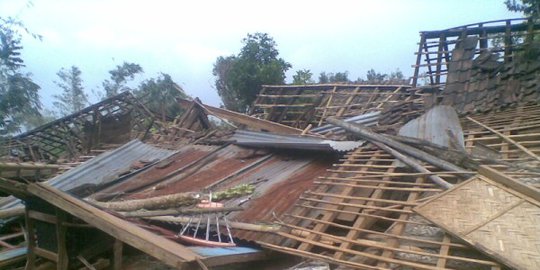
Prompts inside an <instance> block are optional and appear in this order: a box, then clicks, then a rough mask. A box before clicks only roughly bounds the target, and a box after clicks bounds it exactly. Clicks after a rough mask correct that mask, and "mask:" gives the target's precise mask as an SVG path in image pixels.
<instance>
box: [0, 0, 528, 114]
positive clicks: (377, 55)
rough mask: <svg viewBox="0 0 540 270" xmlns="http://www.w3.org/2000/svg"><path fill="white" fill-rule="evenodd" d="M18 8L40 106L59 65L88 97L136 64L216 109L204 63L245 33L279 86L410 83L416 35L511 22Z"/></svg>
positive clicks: (283, 9)
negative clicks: (262, 51) (282, 73)
mask: <svg viewBox="0 0 540 270" xmlns="http://www.w3.org/2000/svg"><path fill="white" fill-rule="evenodd" d="M27 2H28V1H21V0H19V1H14V0H0V16H4V17H5V16H12V17H18V18H19V19H20V20H22V21H23V22H24V24H25V25H26V26H27V27H28V28H29V29H30V30H31V31H32V32H34V33H37V34H40V35H42V36H43V41H37V40H34V39H32V38H29V37H25V38H24V40H23V46H24V51H23V59H24V60H25V63H26V65H27V67H26V70H27V71H29V72H31V73H32V74H33V79H34V81H35V82H36V83H38V84H39V85H40V86H41V87H42V90H41V96H42V100H43V102H44V104H45V105H46V106H47V107H50V106H51V105H50V104H51V103H52V102H51V96H52V95H54V94H59V93H60V90H59V89H58V87H56V86H55V84H54V83H53V81H54V80H56V79H57V78H56V72H58V70H59V69H60V68H61V67H70V66H72V65H76V66H78V67H79V68H80V69H81V70H82V76H83V80H84V86H85V89H86V90H87V91H88V92H90V91H91V90H92V89H99V88H100V87H101V81H103V80H104V79H107V78H108V77H109V74H108V71H109V70H111V69H113V68H114V67H115V66H116V65H119V64H121V63H122V62H123V61H128V62H134V63H138V64H140V65H141V66H142V67H143V69H144V71H145V74H144V75H143V76H140V78H139V81H140V80H143V79H147V78H150V77H155V76H156V75H157V74H158V73H159V72H164V73H168V74H170V75H171V76H172V77H173V79H174V80H175V81H176V82H177V83H178V84H179V85H181V86H182V87H183V88H184V90H186V92H187V93H188V94H189V95H191V96H192V97H199V98H201V99H202V101H203V102H205V103H208V104H211V105H219V104H220V102H221V101H220V99H219V97H218V95H217V93H216V91H215V89H214V86H213V85H214V77H213V76H212V67H213V63H214V61H215V59H216V58H217V57H218V56H226V55H231V54H236V53H238V52H239V50H240V48H241V47H242V43H241V40H242V39H243V38H244V37H245V36H246V35H247V33H254V32H266V33H269V34H270V35H271V36H272V37H273V38H274V40H275V41H276V42H277V44H278V47H277V48H278V50H279V52H280V56H281V57H282V58H284V59H285V60H286V61H287V62H289V63H291V64H292V69H291V70H290V71H289V72H288V73H287V75H288V76H287V82H291V81H292V75H293V74H294V73H295V71H296V70H299V69H310V70H311V71H312V72H313V73H314V77H315V78H317V77H318V74H319V73H320V72H322V71H326V72H341V71H348V72H349V78H350V79H356V78H358V77H365V74H366V71H367V70H369V69H370V68H374V69H375V70H376V71H378V72H385V73H389V72H391V71H394V70H395V69H396V68H399V69H400V70H401V71H402V72H403V73H404V74H405V75H406V76H410V75H411V74H412V68H411V67H410V66H411V64H413V63H414V61H415V56H414V52H415V51H416V49H417V42H418V40H419V34H418V33H419V31H422V30H440V29H446V28H450V27H455V26H459V25H464V24H470V23H476V22H481V21H489V20H498V19H507V18H515V17H520V15H519V14H516V13H512V12H509V11H507V10H506V7H505V6H504V4H503V2H504V1H503V0H482V1H480V0H452V1H448V0H431V1H430V0H422V1H421V0H408V1H404V0H402V1H398V0H377V1H373V0H372V1H359V0H358V1H339V0H334V1H324V2H323V1H291V0H289V1H281V0H274V1H234V0H228V1H204V0H196V1H158V0H152V1H134V0H131V1H105V0H48V1H45V0H34V1H32V3H33V5H32V6H31V7H27ZM90 96H91V97H93V96H92V95H90ZM93 101H95V97H93Z"/></svg>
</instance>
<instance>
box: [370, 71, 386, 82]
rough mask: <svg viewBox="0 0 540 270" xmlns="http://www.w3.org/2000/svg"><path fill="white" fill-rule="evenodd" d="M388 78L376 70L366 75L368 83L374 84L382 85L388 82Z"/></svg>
mask: <svg viewBox="0 0 540 270" xmlns="http://www.w3.org/2000/svg"><path fill="white" fill-rule="evenodd" d="M387 77H388V75H387V74H383V73H379V72H376V71H375V70H374V69H370V70H368V72H367V74H366V79H367V82H368V83H373V84H377V83H382V82H384V81H385V80H386V78H387Z"/></svg>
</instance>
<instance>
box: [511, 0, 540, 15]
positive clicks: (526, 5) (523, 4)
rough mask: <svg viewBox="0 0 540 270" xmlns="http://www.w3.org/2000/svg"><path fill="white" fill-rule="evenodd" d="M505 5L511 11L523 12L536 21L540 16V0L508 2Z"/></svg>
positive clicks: (514, 0) (513, 0) (512, 0)
mask: <svg viewBox="0 0 540 270" xmlns="http://www.w3.org/2000/svg"><path fill="white" fill-rule="evenodd" d="M504 4H505V5H506V8H508V10H510V11H515V12H523V14H524V15H525V16H529V17H532V18H535V19H538V18H539V16H540V0H520V1H516V0H506V1H504Z"/></svg>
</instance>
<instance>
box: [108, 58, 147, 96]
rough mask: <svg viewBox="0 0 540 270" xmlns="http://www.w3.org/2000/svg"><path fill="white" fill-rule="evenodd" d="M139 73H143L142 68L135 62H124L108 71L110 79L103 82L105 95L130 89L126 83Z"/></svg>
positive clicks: (114, 94) (112, 94)
mask: <svg viewBox="0 0 540 270" xmlns="http://www.w3.org/2000/svg"><path fill="white" fill-rule="evenodd" d="M139 73H143V69H142V67H141V66H139V65H138V64H135V63H128V62H124V63H123V64H122V65H121V66H120V65H118V66H116V69H113V70H111V71H109V74H111V79H110V80H105V81H104V82H103V89H104V90H105V97H106V98H110V97H113V96H116V95H118V94H120V93H121V92H124V91H129V90H132V89H130V88H129V87H127V86H126V83H127V82H129V81H131V80H133V79H134V78H135V75H137V74H139Z"/></svg>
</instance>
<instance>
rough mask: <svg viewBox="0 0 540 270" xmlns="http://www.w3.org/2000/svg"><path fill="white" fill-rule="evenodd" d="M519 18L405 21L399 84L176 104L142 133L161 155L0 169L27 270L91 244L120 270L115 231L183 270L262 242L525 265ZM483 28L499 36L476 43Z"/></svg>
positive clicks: (335, 257)
mask: <svg viewBox="0 0 540 270" xmlns="http://www.w3.org/2000/svg"><path fill="white" fill-rule="evenodd" d="M515 22H519V23H515ZM525 22H526V21H524V20H522V21H517V20H510V21H504V22H488V23H482V24H475V25H469V26H464V27H458V28H453V29H448V30H443V31H435V32H422V33H421V42H420V51H419V52H418V56H419V59H420V60H418V63H417V64H416V65H415V68H417V71H416V72H415V76H414V78H413V86H408V85H362V84H354V85H349V84H331V85H327V84H324V85H303V86H292V85H278V86H264V90H263V91H262V92H261V93H260V95H259V97H258V98H257V100H256V101H255V103H254V105H253V107H252V108H253V109H252V115H245V114H240V113H236V112H231V111H228V110H225V109H221V108H215V107H212V106H208V105H205V104H202V103H201V102H200V101H198V100H192V101H188V100H179V103H180V104H181V106H182V107H183V108H184V109H185V112H186V113H185V114H183V115H182V116H180V117H178V118H177V119H175V120H174V121H173V122H172V123H158V124H159V125H160V129H162V131H160V132H159V133H157V134H150V135H152V136H148V137H149V138H150V139H149V140H148V141H147V142H152V143H155V144H157V145H158V146H161V147H163V146H167V147H174V150H165V149H163V148H161V147H156V146H151V145H148V144H145V143H142V142H140V141H132V142H129V143H127V144H125V145H123V146H121V147H119V148H118V149H116V150H114V151H111V152H109V153H105V154H102V155H101V156H98V157H95V158H93V159H91V160H89V161H86V162H85V163H83V164H82V165H81V166H79V167H77V168H75V169H72V170H70V171H68V172H66V173H64V174H62V175H60V176H57V177H56V178H54V179H53V180H49V182H47V183H38V181H36V180H37V179H36V180H32V181H29V182H27V181H23V180H24V179H23V177H24V176H23V174H22V173H23V172H22V171H20V172H18V171H17V173H15V174H14V173H13V171H9V172H6V173H8V174H9V175H10V176H13V175H15V178H17V175H18V176H19V179H13V177H9V179H0V190H2V191H4V192H8V193H11V194H13V195H16V196H19V197H21V198H22V199H24V200H25V204H26V208H25V212H24V214H25V220H26V224H27V230H28V235H29V237H28V239H29V245H28V248H29V249H28V256H27V258H28V262H29V265H30V269H32V268H31V267H32V266H33V264H34V263H35V262H36V261H37V260H36V258H37V257H42V258H45V259H46V260H48V261H53V262H55V263H56V265H57V267H58V269H68V268H73V267H78V266H79V265H80V266H81V267H82V265H85V266H86V267H88V266H87V265H92V264H98V261H97V260H95V259H93V258H94V257H95V255H96V254H93V253H96V252H97V251H100V252H101V254H105V253H104V252H105V250H112V252H109V253H110V254H109V255H101V256H102V257H103V256H105V257H110V258H112V259H113V260H112V264H113V268H114V269H115V270H116V269H121V267H122V254H123V244H122V243H125V244H127V245H129V246H132V247H135V248H136V249H138V250H140V251H142V252H144V253H147V254H148V255H150V256H152V257H154V258H157V259H158V260H159V261H161V262H163V263H164V264H166V265H168V266H171V267H176V268H185V269H194V268H197V267H199V268H201V269H207V268H208V267H210V268H211V267H215V266H222V265H227V264H232V263H242V262H248V261H256V260H262V259H268V258H270V254H269V252H268V250H271V251H276V252H277V253H279V254H290V255H294V256H300V257H303V258H308V259H314V260H320V261H325V262H328V263H330V264H333V265H340V266H342V267H350V268H357V269H433V270H435V269H504V268H506V267H510V268H516V269H535V268H538V267H537V266H538V260H537V258H538V256H537V254H540V250H538V248H539V245H537V243H538V241H539V240H540V239H539V236H538V234H537V232H536V231H537V230H535V229H536V227H538V225H539V223H540V221H539V220H538V209H537V206H538V198H537V196H538V195H537V193H538V190H537V189H536V188H538V187H539V186H540V170H539V169H538V166H539V164H540V162H539V161H540V159H539V158H538V157H539V155H540V121H538V119H540V105H539V104H538V100H537V99H535V98H533V97H536V96H537V95H538V93H540V88H539V87H538V85H537V84H536V83H531V81H533V82H534V81H535V80H536V77H535V76H537V75H536V74H537V72H536V67H535V64H533V63H529V62H527V61H524V60H523V58H521V59H520V57H519V53H520V52H521V51H522V49H523V48H524V46H525V44H510V43H508V40H509V39H512V37H515V36H518V35H525V36H526V35H529V34H531V33H535V31H536V30H537V29H538V25H537V24H535V23H532V22H527V23H525ZM497 33H504V35H505V36H504V37H506V39H505V40H506V41H505V45H504V47H502V49H500V48H492V47H490V46H491V45H490V44H492V43H489V42H487V41H486V40H488V39H490V38H491V37H492V36H491V35H492V34H497ZM434 39H436V42H435V43H432V41H434ZM525 40H526V39H525ZM433 49H436V51H433ZM498 50H500V52H501V53H504V54H503V58H502V59H504V62H500V61H499V60H496V59H495V58H494V56H493V55H488V52H489V53H491V54H496V53H497V52H499V51H498ZM432 55H437V58H435V59H437V60H436V61H435V62H434V60H433V59H434V58H432ZM444 59H446V60H444ZM422 60H425V62H426V65H423V64H421V61H422ZM506 65H513V66H515V69H514V71H512V72H514V73H513V75H511V76H510V77H511V78H512V79H511V80H513V81H512V82H509V80H510V79H508V78H510V77H506V75H507V74H509V73H508V72H507V71H508V70H507V69H505V66H506ZM523 65H525V67H526V68H525V70H524V71H523V72H521V73H520V72H518V70H520V68H521V67H522V66H523ZM423 67H426V68H428V70H429V72H428V73H426V74H427V76H428V77H429V80H430V81H429V82H430V85H428V86H425V87H418V85H416V84H417V80H418V78H419V76H420V75H419V74H420V73H421V72H420V70H421V69H420V68H423ZM492 67H495V69H492ZM444 70H447V71H446V72H447V73H446V74H444V72H445V71H444ZM524 74H525V75H524ZM522 75H523V76H522ZM444 76H446V77H444ZM533 77H534V78H533ZM494 78H495V80H494ZM493 81H496V83H495V84H493V83H492V82H493ZM486 85H487V86H486ZM440 86H444V87H445V89H438V87H440ZM507 88H508V89H510V88H511V90H512V91H514V90H515V91H514V92H508V91H506V89H507ZM463 89H466V93H464V92H463ZM516 89H520V90H516ZM484 93H485V95H484ZM508 93H512V94H511V96H512V98H506V96H505V95H506V94H508ZM463 97H464V98H463ZM486 97H491V98H486ZM441 104H443V105H445V106H440V105H441ZM471 106H472V107H471ZM453 108H455V109H456V112H457V114H456V112H454V109H453ZM209 116H214V117H217V118H220V119H222V120H224V121H225V123H226V125H227V126H228V127H230V129H225V130H218V129H217V128H216V126H214V125H213V124H212V123H211V122H210V121H209V118H208V117H209ZM450 120H451V121H450ZM443 122H444V123H443ZM30 134H33V133H32V132H30ZM403 135H407V136H412V137H406V136H403ZM344 140H354V141H344ZM404 164H405V165H404ZM486 165H489V167H486ZM21 166H22V165H21ZM8 167H9V166H8ZM0 173H3V172H2V171H1V170H0ZM33 174H34V175H35V174H36V171H33ZM471 177H472V178H471ZM55 179H56V180H55ZM468 179H470V180H468ZM501 179H502V180H501ZM509 179H510V180H509ZM501 181H503V182H504V183H503V184H501ZM480 186H481V187H482V188H478V187H480ZM464 189H467V190H464ZM501 192H502V193H505V194H506V195H508V194H510V195H508V196H506V197H504V196H498V194H499V193H501ZM495 195H497V196H495ZM453 198H459V200H456V199H453ZM14 203H15V201H14V200H12V201H10V202H8V204H4V206H5V207H12V206H13V205H14ZM454 205H455V206H457V207H453V206H454ZM486 205H487V206H486ZM492 205H497V206H498V207H489V206H492ZM531 205H532V206H533V207H531ZM467 209H469V210H467ZM470 209H480V210H485V211H483V212H482V213H487V214H485V215H484V214H478V213H473V211H471V210H470ZM518 210H519V213H516V211H518ZM19 214H20V213H19ZM509 216H511V217H512V218H508V217H509ZM480 219H481V220H480ZM503 219H504V220H503ZM456 221H458V222H459V223H456ZM465 226H467V228H466V229H463V227H465ZM494 226H495V227H496V226H500V228H504V229H505V230H506V231H507V232H509V233H505V234H502V233H501V232H502V231H498V230H497V229H494V228H495V227H494ZM501 226H502V227H501ZM34 228H35V229H36V230H34ZM503 231H504V230H503ZM510 231H511V232H510ZM477 234H478V235H490V236H494V237H497V238H493V239H497V241H492V239H489V241H487V240H486V239H485V238H483V237H480V236H478V235H477ZM509 236H514V237H509ZM94 238H95V239H94ZM73 239H75V240H76V243H75V241H74V240H73ZM97 240H99V241H97ZM499 240H500V241H499ZM93 242H97V243H98V244H97V245H98V246H100V248H95V247H94V245H91V244H90V243H93ZM522 243H526V244H527V248H521V249H520V248H515V249H512V252H507V251H508V248H510V247H513V246H519V245H520V244H522ZM0 245H2V243H1V242H0ZM208 246H211V247H208ZM89 250H93V251H96V252H93V253H92V252H90V251H89ZM98 253H99V252H98ZM518 253H519V254H518ZM273 254H274V255H275V254H276V253H275V252H274V253H273ZM518 255H519V256H522V257H518ZM91 258H92V259H91ZM522 258H523V259H522Z"/></svg>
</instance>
